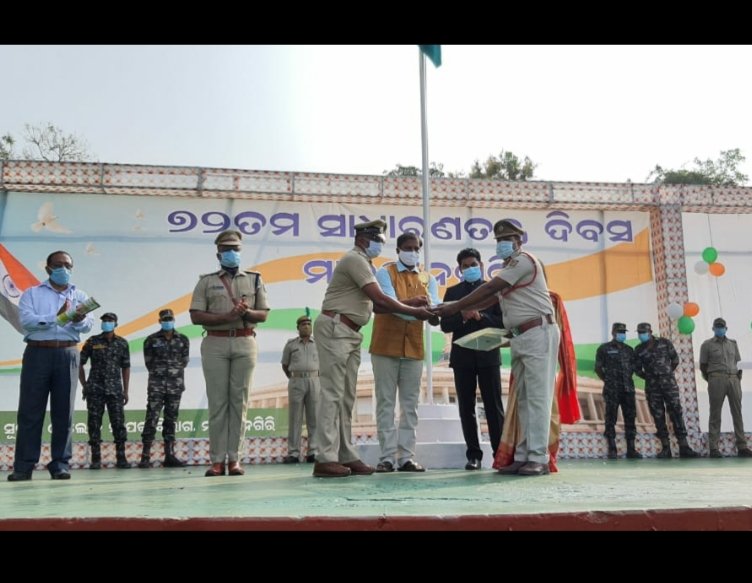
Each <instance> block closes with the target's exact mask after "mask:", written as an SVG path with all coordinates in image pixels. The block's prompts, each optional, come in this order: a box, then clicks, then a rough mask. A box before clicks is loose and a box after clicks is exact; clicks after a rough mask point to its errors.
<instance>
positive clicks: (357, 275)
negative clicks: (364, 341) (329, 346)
mask: <svg viewBox="0 0 752 583" xmlns="http://www.w3.org/2000/svg"><path fill="white" fill-rule="evenodd" d="M371 268H372V264H371V260H370V259H369V258H368V256H367V255H366V254H365V252H364V251H363V250H362V249H361V248H360V247H357V246H356V247H353V248H352V249H350V251H348V252H347V253H345V254H344V255H343V256H342V259H340V260H339V263H337V267H335V268H334V273H332V280H331V281H330V282H329V287H327V288H326V294H325V295H324V302H323V303H322V305H321V310H322V311H324V310H329V311H332V312H337V313H338V314H344V315H345V316H347V317H348V318H350V319H351V320H352V321H353V322H355V323H356V324H357V325H358V326H365V325H366V324H368V320H370V319H371V313H372V312H373V302H372V301H371V300H370V298H369V297H368V296H367V295H366V294H365V293H363V290H362V288H363V287H365V286H366V285H368V284H369V283H375V284H377V285H378V282H377V281H376V276H375V275H374V274H373V271H372V270H371Z"/></svg>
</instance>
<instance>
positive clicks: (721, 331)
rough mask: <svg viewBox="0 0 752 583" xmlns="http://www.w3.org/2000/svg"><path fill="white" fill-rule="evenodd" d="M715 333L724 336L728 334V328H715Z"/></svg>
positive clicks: (720, 336)
mask: <svg viewBox="0 0 752 583" xmlns="http://www.w3.org/2000/svg"><path fill="white" fill-rule="evenodd" d="M713 334H715V335H716V336H718V338H723V337H724V336H725V335H726V328H713Z"/></svg>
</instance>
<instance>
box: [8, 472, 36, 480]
mask: <svg viewBox="0 0 752 583" xmlns="http://www.w3.org/2000/svg"><path fill="white" fill-rule="evenodd" d="M26 480H31V472H28V473H26V472H13V473H12V474H8V481H9V482H25V481H26Z"/></svg>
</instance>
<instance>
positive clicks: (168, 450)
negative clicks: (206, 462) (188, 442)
mask: <svg viewBox="0 0 752 583" xmlns="http://www.w3.org/2000/svg"><path fill="white" fill-rule="evenodd" d="M164 453H165V456H164V464H162V465H163V466H164V467H166V468H184V467H185V462H184V461H181V460H179V459H178V458H176V457H175V442H174V441H165V442H164Z"/></svg>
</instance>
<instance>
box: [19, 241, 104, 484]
mask: <svg viewBox="0 0 752 583" xmlns="http://www.w3.org/2000/svg"><path fill="white" fill-rule="evenodd" d="M72 269H73V259H72V258H71V256H70V254H69V253H67V252H66V251H55V252H54V253H51V254H50V255H49V256H48V257H47V266H46V267H45V270H46V271H47V273H48V274H49V276H50V277H49V279H48V280H47V281H44V282H42V283H40V284H39V285H37V286H34V287H32V288H29V289H27V290H26V291H25V292H24V293H23V295H22V296H21V300H20V302H19V312H20V317H21V326H22V327H23V329H24V341H25V342H26V350H24V355H23V364H22V368H21V390H20V395H19V399H18V433H17V439H16V451H15V459H14V460H13V473H12V474H10V475H9V476H8V481H10V482H20V481H24V480H31V473H32V471H33V470H34V466H35V465H36V464H37V462H38V461H39V454H40V450H41V446H42V425H43V423H44V414H45V409H46V408H47V398H48V396H49V398H50V417H51V421H52V444H51V448H50V449H51V451H50V453H51V458H52V459H51V461H50V463H49V464H47V470H48V471H49V472H50V475H51V476H52V479H53V480H67V479H70V477H71V476H70V472H69V471H68V470H69V466H68V462H69V461H70V458H71V449H72V448H71V445H72V443H71V442H72V424H73V404H74V401H75V397H76V384H77V382H78V365H79V353H78V348H77V346H76V345H77V344H78V343H79V342H80V334H81V333H84V334H85V333H87V332H89V330H91V326H92V318H91V316H87V315H86V313H85V307H84V305H83V304H84V303H85V302H86V300H88V296H87V295H86V293H85V292H83V291H82V290H80V289H77V288H76V286H75V285H72V284H71V283H70V275H71V270H72ZM63 314H68V316H69V318H68V321H67V322H65V324H64V325H60V324H59V323H58V316H60V315H63Z"/></svg>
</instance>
